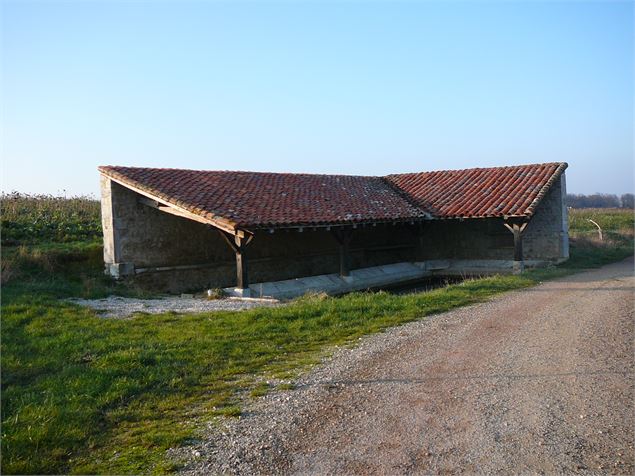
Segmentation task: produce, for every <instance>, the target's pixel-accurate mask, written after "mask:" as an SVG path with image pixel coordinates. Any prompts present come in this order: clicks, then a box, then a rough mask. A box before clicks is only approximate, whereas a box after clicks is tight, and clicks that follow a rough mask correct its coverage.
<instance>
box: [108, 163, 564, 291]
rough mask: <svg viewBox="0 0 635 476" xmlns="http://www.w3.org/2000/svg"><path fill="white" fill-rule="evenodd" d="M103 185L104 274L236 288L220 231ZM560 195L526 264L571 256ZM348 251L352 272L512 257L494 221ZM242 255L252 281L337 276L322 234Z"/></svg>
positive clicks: (270, 238)
mask: <svg viewBox="0 0 635 476" xmlns="http://www.w3.org/2000/svg"><path fill="white" fill-rule="evenodd" d="M563 179H564V176H563ZM561 182H562V183H561ZM101 187H102V220H103V229H104V261H105V263H106V272H107V273H109V274H111V275H113V276H117V277H124V276H134V279H135V281H136V282H137V283H138V284H139V285H141V286H144V287H148V288H152V289H157V290H165V291H169V292H183V291H186V290H201V289H204V288H208V287H212V288H216V287H229V286H233V285H235V282H236V263H235V257H234V254H233V252H232V250H231V249H230V248H229V246H228V245H227V243H226V242H225V241H224V240H223V238H222V237H221V235H220V234H219V232H218V230H216V229H215V228H213V227H210V226H207V225H204V224H201V223H197V222H194V221H191V220H188V219H185V218H180V217H176V216H173V215H170V214H168V213H165V212H162V211H159V210H157V209H155V208H152V207H149V206H147V205H144V204H142V203H140V202H139V198H140V196H139V195H138V194H137V193H136V192H134V191H132V190H130V189H127V188H125V187H123V186H121V185H119V184H117V183H115V182H112V181H111V180H109V179H107V178H105V177H102V179H101ZM564 193H565V190H564V180H562V181H561V180H558V182H557V183H556V184H554V186H553V187H552V189H551V190H550V192H549V193H548V194H547V196H546V197H545V199H544V200H543V201H542V203H541V204H540V205H539V207H538V209H537V210H536V214H535V216H534V218H533V219H532V220H531V222H530V224H529V225H528V227H527V230H526V231H525V234H524V235H525V236H524V249H525V257H526V258H527V259H540V260H551V261H557V260H561V259H563V258H566V257H568V240H567V233H566V229H567V214H566V212H567V210H566V207H564V206H563V196H564ZM350 248H351V268H352V269H356V268H364V267H370V266H379V265H383V264H390V263H397V262H403V261H423V260H438V259H456V260H466V259H471V260H510V259H512V258H513V252H514V250H513V237H512V234H511V233H510V232H509V231H508V230H507V229H506V228H505V227H504V226H503V221H502V219H493V218H492V219H471V220H438V221H428V222H425V223H424V224H423V236H422V239H421V241H419V239H418V238H417V233H416V227H415V226H412V225H396V226H393V225H377V226H375V227H366V228H359V229H356V230H354V232H353V239H352V242H351V245H350ZM246 255H247V259H248V273H249V281H250V283H257V282H265V281H278V280H283V279H290V278H295V277H302V276H311V275H319V274H328V273H337V272H338V271H339V248H338V244H337V241H336V240H335V239H334V237H333V235H332V233H331V232H330V231H326V230H325V229H323V228H321V229H316V230H314V229H310V228H305V229H304V231H303V232H298V231H283V230H276V231H275V233H269V232H268V231H266V230H258V231H256V234H255V237H254V239H253V241H252V243H251V244H250V245H249V246H248V247H247V252H246ZM157 268H159V269H157ZM160 268H167V269H163V270H162V269H160Z"/></svg>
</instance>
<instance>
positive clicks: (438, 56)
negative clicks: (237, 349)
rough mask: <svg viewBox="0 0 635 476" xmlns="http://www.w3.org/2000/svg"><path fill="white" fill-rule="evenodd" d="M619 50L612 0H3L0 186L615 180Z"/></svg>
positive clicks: (620, 155)
mask: <svg viewBox="0 0 635 476" xmlns="http://www.w3.org/2000/svg"><path fill="white" fill-rule="evenodd" d="M633 69H634V64H633V3H632V2H601V3H593V2H565V3H552V2H528V3H520V2H504V3H502V2H501V3H495V2H489V3H476V2H444V3H434V2H399V3H397V2H341V3H340V2H321V3H320V2H313V3H308V2H297V3H295V2H278V3H265V2H251V3H247V2H211V1H210V2H205V1H198V2H176V1H174V2H169V1H163V2H149V1H143V2H126V1H110V2H103V3H100V2H95V1H83V2H80V1H77V2H63V3H62V2H53V1H47V2H42V3H38V2H30V1H6V0H5V1H4V2H3V3H2V88H1V92H2V117H1V126H2V141H1V142H2V144H1V146H2V159H3V160H2V189H3V190H4V191H10V190H19V191H24V192H40V193H57V192H60V191H62V190H66V193H67V194H76V193H95V194H97V192H98V176H97V172H96V167H97V165H105V164H110V165H136V166H156V167H181V168H196V169H222V170H259V171H285V172H316V173H342V174H359V175H381V174H387V173H397V172H408V171H420V170H437V169H455V168H467V167H482V166H496V165H508V164H522V163H536V162H550V161H567V162H569V170H568V172H567V181H568V188H569V191H570V192H577V193H592V192H596V191H600V192H610V193H625V192H630V191H632V190H633V101H634V97H633V84H634V77H633Z"/></svg>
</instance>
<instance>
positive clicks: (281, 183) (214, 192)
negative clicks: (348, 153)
mask: <svg viewBox="0 0 635 476" xmlns="http://www.w3.org/2000/svg"><path fill="white" fill-rule="evenodd" d="M99 171H100V172H102V173H103V174H105V175H107V176H109V177H111V178H114V179H115V180H117V181H119V182H122V183H124V184H127V185H130V186H132V187H135V188H137V189H139V190H142V191H144V192H147V193H148V194H150V195H152V196H153V197H156V198H159V199H161V200H164V201H166V202H168V203H170V204H172V205H177V206H179V207H181V208H183V209H185V210H187V211H189V212H191V213H194V214H196V215H199V216H203V217H205V218H209V219H212V220H213V219H218V218H221V219H224V220H225V221H226V222H229V223H230V224H231V225H233V226H234V227H238V228H247V229H248V228H250V227H252V228H253V227H275V226H302V225H323V224H338V223H362V222H382V221H395V220H397V221H400V220H412V219H416V218H422V217H424V216H425V215H426V214H425V213H424V212H423V211H421V210H419V209H418V208H417V207H416V206H414V205H412V204H410V203H409V202H408V200H406V199H405V198H404V197H402V196H401V195H399V194H397V193H395V191H394V190H393V188H392V186H391V185H390V184H389V183H388V182H386V181H385V180H383V179H382V178H380V177H359V176H347V175H310V174H284V173H261V172H226V171H224V172H217V171H199V170H179V169H151V168H136V167H99Z"/></svg>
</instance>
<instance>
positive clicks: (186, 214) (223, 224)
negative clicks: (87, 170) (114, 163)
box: [103, 174, 243, 234]
mask: <svg viewBox="0 0 635 476" xmlns="http://www.w3.org/2000/svg"><path fill="white" fill-rule="evenodd" d="M103 175H104V176H105V177H108V179H109V180H112V181H113V182H116V183H118V184H119V185H121V186H123V187H126V188H127V189H130V190H132V191H133V192H136V193H138V194H139V195H141V196H142V197H145V198H149V199H151V200H152V201H154V202H157V203H158V204H162V205H163V207H161V208H158V207H154V208H158V209H160V210H161V211H167V210H165V209H164V208H165V207H168V208H170V209H171V210H177V211H179V212H181V213H182V215H177V216H181V217H182V218H187V219H189V220H194V221H199V222H201V223H205V224H206V225H212V226H214V227H216V228H220V229H221V230H225V231H227V232H229V233H231V234H235V233H239V234H243V232H242V231H240V230H237V229H236V226H235V224H234V223H233V222H231V221H230V220H227V219H225V218H222V217H216V218H214V219H210V218H206V217H202V216H199V215H196V214H194V213H192V212H190V211H189V210H186V209H185V208H183V207H179V206H178V205H174V204H172V203H170V202H167V201H166V200H163V199H162V198H159V197H156V196H154V195H152V194H151V193H149V192H146V191H145V190H142V189H140V188H138V187H135V186H134V185H130V184H129V183H126V182H124V181H123V180H119V179H117V178H114V177H112V176H110V175H108V174H103ZM141 203H144V202H141ZM144 204H146V205H147V203H144ZM150 206H152V205H150ZM168 213H172V212H168ZM172 214H173V215H176V213H172ZM195 217H196V218H195ZM201 220H203V221H201Z"/></svg>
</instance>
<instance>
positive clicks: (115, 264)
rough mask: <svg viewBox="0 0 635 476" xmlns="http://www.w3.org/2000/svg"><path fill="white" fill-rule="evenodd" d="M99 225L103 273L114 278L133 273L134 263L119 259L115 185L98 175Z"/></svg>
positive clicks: (119, 236)
mask: <svg viewBox="0 0 635 476" xmlns="http://www.w3.org/2000/svg"><path fill="white" fill-rule="evenodd" d="M100 186H101V226H102V230H103V234H104V267H105V269H104V273H105V274H107V275H110V276H112V277H114V278H122V277H124V276H128V275H131V274H134V264H133V263H124V262H122V261H121V229H122V226H123V224H122V223H121V219H120V218H118V217H117V205H118V201H117V193H116V187H117V185H116V184H114V183H113V181H112V180H110V179H109V178H108V177H104V176H103V175H102V176H101V177H100Z"/></svg>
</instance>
